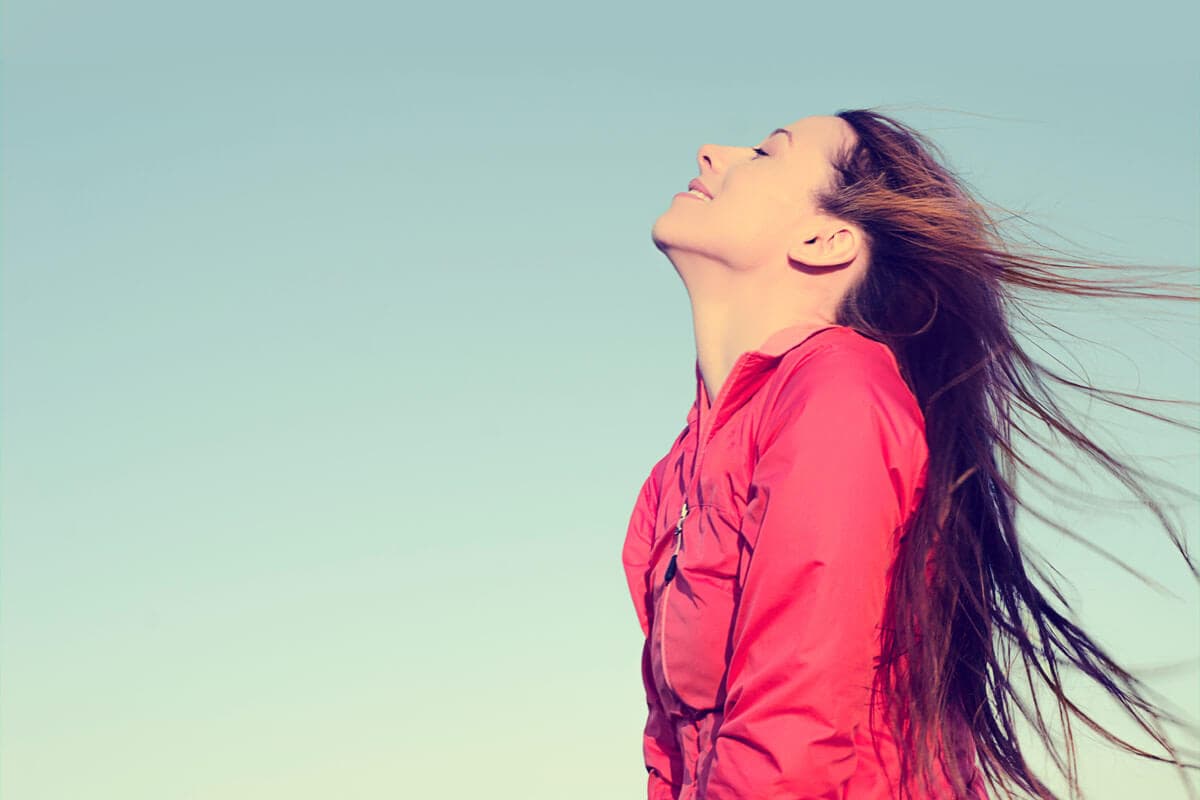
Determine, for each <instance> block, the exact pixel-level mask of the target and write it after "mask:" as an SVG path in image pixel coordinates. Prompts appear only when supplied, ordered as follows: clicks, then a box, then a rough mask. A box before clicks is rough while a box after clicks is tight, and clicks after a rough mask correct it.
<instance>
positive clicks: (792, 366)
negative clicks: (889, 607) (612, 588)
mask: <svg viewBox="0 0 1200 800" xmlns="http://www.w3.org/2000/svg"><path fill="white" fill-rule="evenodd" d="M927 461H928V452H927V450H926V443H925V424H924V419H923V417H922V414H921V410H920V407H919V406H918V405H917V401H916V398H915V397H914V396H913V394H912V392H911V391H910V390H909V388H908V386H907V385H906V384H905V382H904V380H903V378H902V377H901V375H900V371H899V367H898V365H897V362H896V359H895V356H894V355H893V354H892V351H891V350H890V349H889V348H888V347H887V346H886V345H884V344H882V343H880V342H876V341H874V340H872V339H869V338H867V337H866V336H863V335H862V334H860V333H858V332H857V331H855V330H854V329H853V328H849V327H846V326H841V325H831V326H826V327H819V328H814V327H812V326H794V327H790V328H785V329H783V330H779V331H777V332H775V333H774V334H773V335H772V336H770V337H769V338H768V339H767V341H766V342H765V343H763V345H762V346H761V347H760V348H759V349H758V350H755V351H750V352H746V353H743V354H742V355H741V356H740V357H739V358H738V359H737V361H736V362H735V363H734V365H733V369H732V370H731V371H730V373H729V376H728V378H727V379H726V380H725V383H724V384H723V385H722V386H721V389H720V391H719V392H718V394H717V398H716V401H715V402H712V403H710V401H709V398H708V393H707V391H706V388H705V386H704V382H703V380H702V379H701V374H700V368H699V363H697V365H696V400H695V404H694V405H693V406H692V409H691V411H690V413H689V414H688V418H687V426H686V427H685V428H684V430H683V432H682V433H680V435H679V436H678V438H676V440H675V443H674V444H673V445H672V446H671V448H670V451H669V452H668V453H667V454H666V456H664V457H663V458H662V459H661V460H660V461H659V462H658V463H657V464H655V465H654V467H653V469H652V470H651V473H650V475H649V477H648V478H647V479H646V481H645V483H644V485H643V486H642V490H641V492H640V494H639V496H638V499H637V502H636V505H635V507H634V509H633V514H632V516H631V518H630V521H629V528H628V532H627V535H626V539H625V544H624V549H623V552H622V561H623V564H624V567H625V573H626V576H627V578H628V581H629V589H630V591H631V593H632V596H633V602H634V606H635V608H636V610H637V616H638V620H639V621H640V622H641V626H642V632H643V633H644V634H645V635H646V644H645V648H644V650H643V658H642V675H643V679H644V682H645V687H646V701H647V705H648V711H649V713H648V717H647V720H646V726H645V731H644V738H643V750H644V755H645V762H646V768H647V770H648V771H649V780H648V797H649V799H650V800H668V798H671V799H674V798H677V799H678V800H757V799H758V798H764V799H765V798H771V800H775V799H776V798H788V799H789V800H791V799H793V798H794V799H796V800H799V799H800V798H805V799H806V800H807V799H808V798H813V799H815V798H822V799H825V798H828V800H835V798H836V799H837V800H868V799H870V800H874V798H890V797H892V796H893V793H894V783H895V781H896V777H897V775H898V771H899V766H898V761H897V753H896V749H895V746H894V743H893V742H892V739H891V738H890V736H888V735H887V734H886V732H885V731H880V732H879V734H878V735H879V737H880V743H881V752H882V758H880V757H879V756H877V755H876V754H875V752H874V749H873V746H872V742H871V737H870V735H869V733H868V731H867V712H868V708H867V703H868V693H869V689H870V684H871V679H872V674H873V660H874V659H875V657H876V656H877V655H878V653H879V645H878V634H879V628H878V626H879V624H880V620H881V618H882V612H883V604H884V598H885V594H886V589H887V578H888V569H889V567H890V565H891V562H892V558H893V555H894V548H895V547H896V544H897V542H898V539H899V536H900V534H901V533H902V529H903V526H904V524H905V523H906V521H907V520H908V518H909V517H910V515H911V514H912V512H913V510H914V509H915V508H916V505H917V502H918V500H919V499H920V496H921V492H922V491H923V488H924V477H925V470H926V466H927ZM958 757H959V758H961V759H963V760H964V761H963V763H964V764H968V765H973V764H974V760H975V759H974V752H973V750H972V751H969V752H962V753H959V754H958ZM885 771H886V772H887V773H890V774H889V775H887V776H885ZM947 786H948V784H946V785H945V786H943V787H942V791H943V794H940V795H939V796H944V797H951V794H950V792H949V789H948V788H946V787H947ZM972 788H973V790H974V791H975V794H973V795H972V796H973V797H976V798H985V797H986V794H985V793H984V792H983V788H982V780H981V779H978V780H975V781H974V785H973V787H972Z"/></svg>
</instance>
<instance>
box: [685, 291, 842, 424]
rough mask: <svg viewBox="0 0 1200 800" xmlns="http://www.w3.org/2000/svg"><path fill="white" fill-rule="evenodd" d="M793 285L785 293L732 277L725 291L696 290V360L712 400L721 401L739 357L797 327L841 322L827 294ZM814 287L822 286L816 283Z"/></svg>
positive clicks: (694, 317)
mask: <svg viewBox="0 0 1200 800" xmlns="http://www.w3.org/2000/svg"><path fill="white" fill-rule="evenodd" d="M742 277H743V278H744V277H745V276H742ZM790 288H791V291H790V292H786V293H785V292H780V291H774V290H773V289H769V288H768V289H764V287H761V286H754V285H751V282H750V281H747V280H743V281H740V282H739V281H737V280H730V281H728V282H727V283H726V286H725V287H724V289H723V290H722V291H720V292H715V293H712V294H711V295H699V294H697V293H695V292H693V293H692V324H693V326H694V329H695V337H696V360H697V362H698V364H699V367H700V374H701V377H702V378H703V380H704V387H705V389H706V390H707V392H708V397H709V402H710V403H715V402H716V399H717V394H718V392H719V391H720V389H721V387H722V386H723V385H724V383H725V380H726V378H727V377H728V376H729V373H730V371H731V370H732V369H733V365H734V363H735V362H736V361H737V360H738V357H739V356H741V355H742V353H745V352H747V351H750V350H757V349H759V347H760V346H761V345H762V344H763V343H764V342H766V340H767V339H768V338H769V337H770V336H771V334H773V333H775V332H776V331H778V330H782V329H783V328H787V327H791V326H793V325H809V324H811V325H812V326H814V327H820V326H823V325H830V324H833V323H834V322H835V320H834V310H835V306H834V305H832V304H831V303H830V302H829V301H828V299H827V298H824V297H821V296H820V295H819V294H816V293H815V292H810V293H808V294H805V293H804V292H802V291H796V290H797V289H803V288H804V285H803V284H801V282H800V281H796V282H794V284H793V285H792V286H791V287H790ZM808 288H809V289H816V288H817V287H816V286H815V285H814V284H812V283H810V284H809V285H808Z"/></svg>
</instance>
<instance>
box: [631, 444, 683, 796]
mask: <svg viewBox="0 0 1200 800" xmlns="http://www.w3.org/2000/svg"><path fill="white" fill-rule="evenodd" d="M669 455H670V454H669V453H668V454H667V456H663V458H662V459H661V460H660V461H659V462H658V463H657V464H655V465H654V468H653V469H652V470H651V471H650V476H649V477H648V478H646V481H645V483H643V484H642V489H641V492H639V493H638V499H637V503H636V504H635V505H634V509H633V514H632V516H631V517H630V520H629V528H628V531H627V533H626V537H625V546H624V550H623V552H622V555H621V560H622V562H623V564H624V567H625V576H626V579H627V581H628V583H629V591H630V594H631V595H632V596H633V605H634V608H635V609H636V611H637V616H638V622H640V623H641V626H642V635H643V636H645V637H647V638H646V642H645V644H644V645H643V646H642V683H643V685H644V686H645V689H646V707H647V716H646V725H645V728H644V729H643V732H642V753H643V756H644V759H645V764H646V771H647V773H648V776H647V798H648V800H672V798H673V797H674V794H673V792H672V786H678V784H679V780H680V776H681V775H682V772H681V765H682V764H681V757H680V754H679V748H678V745H677V744H676V742H675V733H674V731H673V730H672V728H671V726H670V723H669V720H668V719H667V716H666V714H665V713H664V711H663V708H662V704H661V703H660V702H659V699H658V692H657V691H656V690H655V688H654V680H653V677H652V675H651V672H650V660H649V659H650V651H649V646H650V642H649V633H650V623H651V619H650V611H651V610H652V609H651V604H650V586H649V584H648V582H647V570H648V563H649V560H650V547H651V544H652V543H653V541H654V526H655V520H657V519H658V498H659V489H660V487H661V485H662V474H663V471H664V469H665V467H666V461H667V458H668V457H669Z"/></svg>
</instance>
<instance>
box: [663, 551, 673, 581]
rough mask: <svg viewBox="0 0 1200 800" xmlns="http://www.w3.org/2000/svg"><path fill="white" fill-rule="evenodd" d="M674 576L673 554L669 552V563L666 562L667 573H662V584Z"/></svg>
mask: <svg viewBox="0 0 1200 800" xmlns="http://www.w3.org/2000/svg"><path fill="white" fill-rule="evenodd" d="M674 577H675V554H674V553H672V554H671V563H669V564H667V573H666V574H665V575H663V586H666V585H667V584H668V583H670V582H671V578H674Z"/></svg>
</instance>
